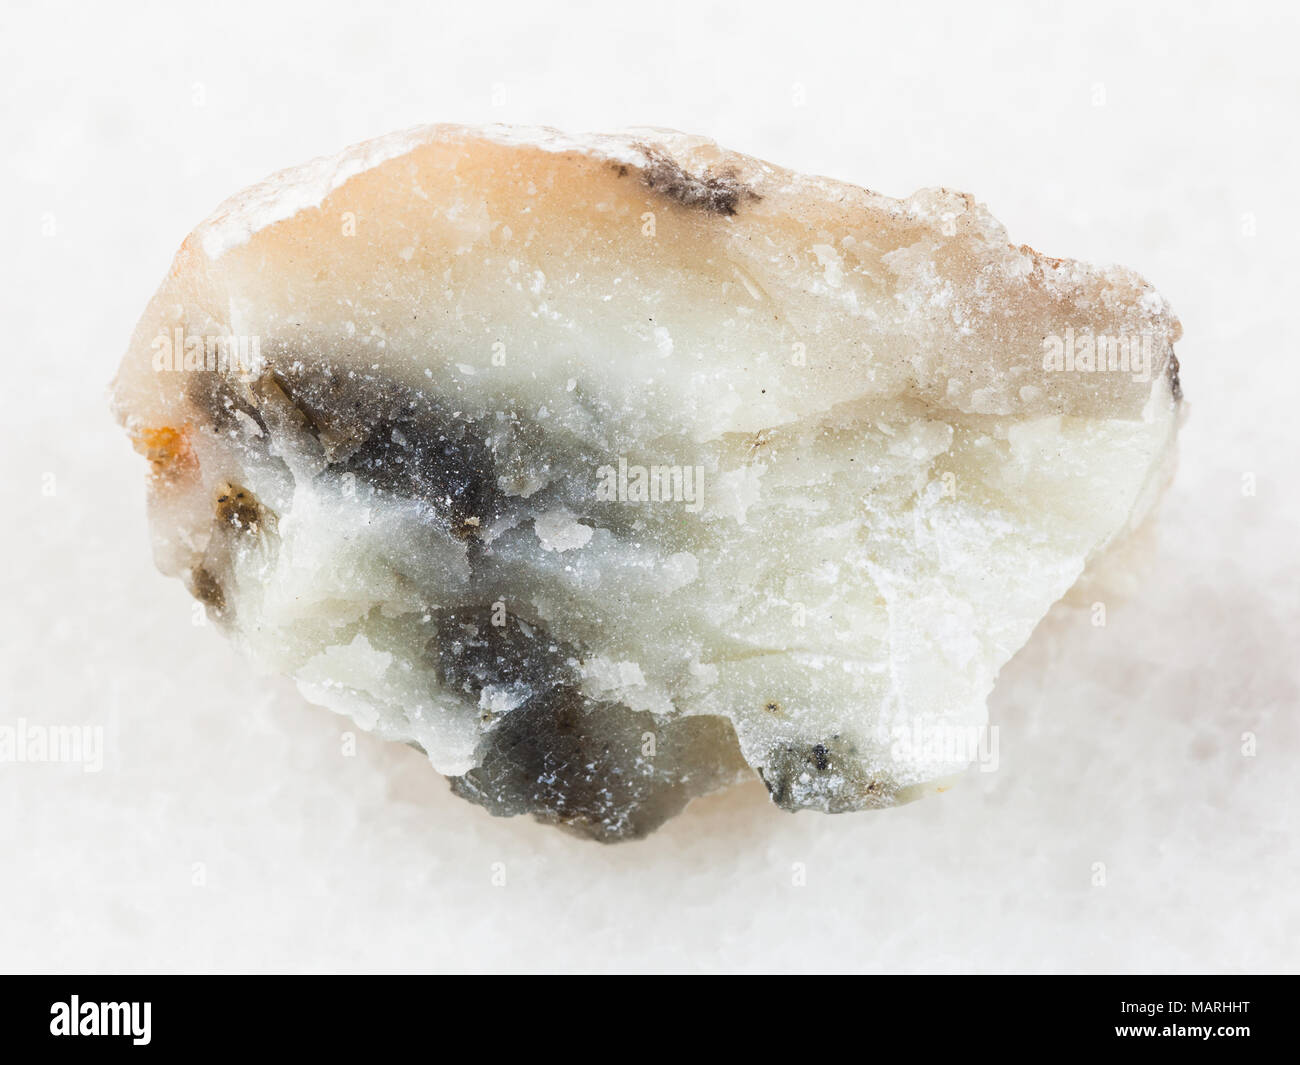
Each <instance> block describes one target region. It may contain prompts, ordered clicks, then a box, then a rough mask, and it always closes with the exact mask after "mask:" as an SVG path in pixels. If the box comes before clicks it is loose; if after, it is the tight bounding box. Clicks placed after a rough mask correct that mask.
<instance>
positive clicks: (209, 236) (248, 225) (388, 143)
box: [194, 124, 685, 259]
mask: <svg viewBox="0 0 1300 1065" xmlns="http://www.w3.org/2000/svg"><path fill="white" fill-rule="evenodd" d="M637 133H642V134H653V135H656V136H670V137H685V134H681V133H678V132H677V131H676V130H668V129H650V128H644V129H640V130H636V129H629V130H627V131H626V132H624V133H621V134H618V133H585V134H569V133H564V132H563V131H561V130H558V129H553V128H551V127H549V126H512V125H505V124H496V125H491V126H463V125H456V124H439V125H426V126H415V127H412V128H410V129H405V130H400V131H398V132H396V133H389V134H387V135H385V136H382V137H376V138H374V139H372V140H368V141H363V142H361V143H360V144H355V145H353V146H352V147H350V148H346V149H344V150H343V151H342V152H339V153H338V154H336V155H329V156H320V157H319V158H316V159H313V160H311V161H310V162H308V163H303V164H301V165H300V166H294V167H289V168H288V169H286V170H280V171H277V172H276V173H274V174H272V175H271V176H270V177H268V178H266V179H265V180H263V181H260V182H258V183H257V184H256V185H251V186H249V187H248V188H246V189H244V190H242V191H241V192H238V193H236V194H235V195H234V196H231V197H230V198H229V199H227V200H226V201H225V202H223V203H222V204H221V206H219V207H218V208H217V210H216V211H214V212H213V214H212V215H211V216H210V217H209V218H208V219H207V220H206V221H204V222H202V223H201V224H200V225H199V226H198V228H197V229H196V230H195V231H194V235H195V237H196V238H197V240H198V241H199V244H200V246H201V247H202V248H203V252H204V254H205V255H206V256H207V257H208V258H209V259H219V258H220V257H221V256H222V255H224V254H225V253H226V252H228V251H230V250H231V249H232V248H237V247H239V246H240V245H241V244H245V243H247V242H248V241H249V240H250V239H251V238H252V237H253V235H254V234H256V233H257V232H259V231H260V230H262V229H265V228H267V227H268V226H272V225H275V224H276V223H277V222H283V221H285V220H286V219H288V218H292V217H293V216H294V215H296V214H297V213H298V212H299V211H304V210H308V209H310V208H313V207H319V206H320V205H321V203H322V202H324V200H325V198H326V197H327V196H329V194H330V193H332V192H333V191H335V190H336V189H338V188H339V187H341V186H342V185H344V184H345V183H346V182H347V181H349V180H350V179H351V178H354V177H356V176H357V175H358V174H364V173H365V172H366V171H368V170H373V169H374V168H375V167H377V166H379V165H381V164H382V163H386V162H388V161H389V160H390V159H396V158H398V157H399V156H402V155H405V154H407V153H408V152H411V151H414V150H415V149H416V148H418V147H420V146H421V145H424V144H428V143H430V142H432V141H434V140H436V139H437V138H438V137H440V136H457V135H459V136H473V137H477V138H480V139H483V140H487V141H491V142H493V143H496V144H501V145H517V146H519V147H531V148H537V149H540V150H541V151H547V152H584V153H587V154H589V155H594V156H597V157H603V158H605V159H608V160H609V161H610V162H616V163H627V164H630V165H639V164H642V163H644V162H645V157H644V155H643V154H642V152H640V151H639V150H638V149H637V148H636V147H635V143H636V140H635V135H636V134H637Z"/></svg>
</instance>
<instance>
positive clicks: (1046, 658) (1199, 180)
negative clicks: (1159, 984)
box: [0, 2, 1300, 973]
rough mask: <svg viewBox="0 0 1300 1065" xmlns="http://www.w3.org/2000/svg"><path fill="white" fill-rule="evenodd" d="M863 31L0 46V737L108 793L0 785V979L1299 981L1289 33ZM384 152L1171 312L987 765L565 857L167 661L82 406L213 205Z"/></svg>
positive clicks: (934, 9)
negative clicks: (1164, 373)
mask: <svg viewBox="0 0 1300 1065" xmlns="http://www.w3.org/2000/svg"><path fill="white" fill-rule="evenodd" d="M874 6H875V5H868V4H860V3H847V2H846V3H844V4H841V5H835V4H817V3H807V4H801V5H797V6H791V5H788V4H775V3H774V4H753V3H751V4H746V5H742V6H730V7H724V6H721V5H713V4H708V3H700V2H694V3H680V4H679V3H663V4H659V5H655V6H653V7H648V8H646V7H640V8H629V9H627V10H625V11H622V12H620V11H619V9H617V8H613V7H611V6H610V5H608V4H596V3H585V4H578V3H569V4H566V5H564V7H563V10H564V12H565V15H564V18H565V20H566V21H565V22H564V23H561V22H557V21H556V16H555V15H554V14H553V13H552V11H551V9H550V8H548V7H546V6H544V5H533V4H524V3H518V2H510V3H499V4H495V5H492V7H491V9H490V10H488V9H483V8H481V7H470V8H466V9H440V8H438V7H435V6H434V5H428V4H424V3H412V4H407V5H400V6H399V5H394V6H393V10H392V13H391V14H390V13H388V12H387V11H384V12H383V13H381V11H380V9H373V10H372V9H367V8H361V9H358V8H356V7H355V5H344V4H337V5H322V4H313V5H304V6H303V7H302V8H301V10H300V11H299V12H297V13H293V12H292V11H289V12H281V11H278V10H276V9H274V8H272V7H269V6H268V5H266V4H265V3H261V2H259V3H231V4H225V5H221V6H220V7H213V8H207V9H202V10H195V11H192V12H188V13H187V12H184V11H182V10H179V9H177V10H173V9H172V8H170V7H158V8H151V9H150V11H149V13H148V14H147V15H146V14H145V13H144V11H143V5H130V4H114V5H86V7H85V9H80V8H70V7H67V8H65V7H62V6H60V5H52V4H42V5H40V6H36V5H32V6H30V7H27V8H25V9H23V10H21V11H17V12H15V13H12V14H10V15H9V16H8V17H7V21H8V23H9V27H8V29H7V31H6V33H5V35H4V39H3V42H0V51H3V55H2V56H0V59H3V63H4V66H5V68H6V71H7V73H8V80H9V84H10V85H11V86H12V89H11V90H10V91H9V92H7V93H6V95H5V96H4V98H3V100H2V101H0V115H2V116H3V117H2V118H0V134H3V137H4V143H5V145H6V161H5V167H4V170H3V173H2V175H0V181H2V182H3V185H2V186H0V193H3V195H2V196H0V204H3V207H4V225H5V238H6V239H5V253H4V256H3V258H2V260H0V270H2V271H3V276H2V277H0V281H2V283H0V301H3V307H4V312H5V313H4V321H5V322H6V325H7V329H8V336H7V340H8V357H7V370H8V377H7V378H6V382H5V387H4V389H3V391H2V392H0V413H2V415H3V417H2V419H0V434H3V442H4V452H3V454H4V461H5V486H6V498H7V501H8V504H9V506H10V512H9V520H7V521H6V522H4V523H3V525H0V538H3V546H4V550H5V554H6V557H7V558H8V559H9V562H8V563H7V564H6V566H5V567H4V575H3V578H0V579H2V580H3V588H2V594H3V601H4V605H5V609H4V612H3V615H2V618H3V633H2V642H0V648H2V651H0V665H2V668H3V673H2V674H0V725H10V726H14V725H15V724H16V722H17V721H18V720H19V719H20V718H21V719H25V720H26V721H27V722H28V723H30V724H33V725H103V726H104V727H105V728H106V730H107V734H108V738H109V752H108V757H107V761H106V764H105V766H104V768H103V771H101V772H98V773H84V772H82V771H81V770H80V769H79V768H78V767H68V766H56V765H31V764H25V765H15V764H0V968H2V969H5V970H62V969H72V970H108V971H118V970H127V971H134V970H184V971H190V970H221V971H226V970H235V971H248V970H254V971H260V970H274V971H317V970H324V971H333V970H367V971H368V970H384V971H389V970H399V971H405V970H455V971H475V970H499V969H508V970H515V969H523V970H600V971H605V970H623V969H649V970H744V971H765V972H779V973H797V972H805V971H817V970H828V969H829V970H869V971H882V972H911V971H932V970H939V971H981V972H984V971H1007V970H1013V971H1019V970H1033V971H1075V970H1084V971H1157V972H1166V971H1168V972H1183V971H1194V972H1203V971H1221V970H1227V971H1261V970H1262V971H1273V970H1295V969H1296V968H1297V962H1298V960H1300V959H1298V955H1300V947H1298V946H1297V944H1300V902H1297V898H1296V890H1295V889H1296V884H1297V874H1300V861H1298V860H1297V859H1298V850H1297V844H1296V841H1295V836H1294V827H1295V822H1296V813H1297V801H1296V795H1297V789H1296V785H1295V772H1296V771H1295V766H1294V759H1295V758H1296V756H1297V754H1300V724H1297V719H1296V708H1297V703H1298V702H1300V664H1298V663H1300V654H1298V653H1297V638H1298V637H1300V588H1297V569H1298V567H1297V564H1296V549H1297V544H1298V543H1300V496H1298V495H1297V492H1296V490H1295V487H1294V464H1295V461H1296V458H1297V456H1298V455H1300V448H1298V447H1297V437H1298V436H1300V432H1298V430H1297V418H1296V414H1295V407H1296V404H1297V401H1300V395H1297V392H1298V391H1300V389H1298V387H1297V386H1298V384H1300V371H1298V370H1297V362H1296V337H1295V331H1294V326H1293V325H1292V315H1293V313H1294V307H1295V300H1296V287H1297V276H1296V275H1297V271H1296V267H1295V259H1294V252H1293V243H1294V238H1295V234H1296V233H1297V232H1298V231H1300V209H1298V207H1297V204H1298V202H1300V201H1298V200H1297V194H1296V189H1297V188H1298V187H1300V166H1298V165H1297V163H1298V162H1300V149H1298V148H1297V142H1296V138H1295V130H1296V128H1297V126H1298V125H1300V74H1298V73H1297V67H1296V64H1295V62H1294V56H1295V54H1296V48H1297V45H1298V44H1300V32H1298V31H1300V16H1298V15H1297V14H1296V12H1295V9H1294V8H1293V7H1292V6H1290V5H1287V4H1283V3H1279V4H1276V5H1271V4H1250V3H1233V4H1220V5H1198V4H1179V5H1176V6H1171V7H1170V8H1169V9H1168V14H1164V15H1157V14H1153V13H1143V12H1135V11H1133V10H1131V8H1130V7H1129V6H1128V5H1118V4H1116V5H1111V4H1089V5H1086V6H1084V7H1078V8H1073V9H1070V10H1068V11H1067V10H1064V9H1062V10H1059V11H1055V12H1054V13H1052V14H1050V15H1049V14H1048V13H1047V11H1048V9H1046V8H1044V7H1041V6H1038V5H1025V6H1023V7H1022V6H1020V5H1003V7H1002V10H1001V13H999V14H996V15H987V14H983V13H981V12H980V11H979V10H978V5H967V4H955V5H952V6H950V7H949V6H947V5H934V4H928V3H922V4H909V5H901V6H900V5H892V4H891V5H881V6H880V10H878V11H875V10H872V8H873V7H874ZM428 121H462V122H469V123H480V122H498V121H499V122H520V123H535V124H548V125H554V126H559V127H561V128H564V129H568V130H575V131H576V130H588V129H612V128H617V127H620V126H625V125H633V124H655V125H666V126H673V127H676V128H679V129H684V130H688V131H692V132H699V133H705V134H708V135H710V136H713V137H716V138H717V139H718V140H719V141H720V142H721V143H723V144H726V145H728V146H730V147H734V148H736V149H738V150H741V151H746V152H750V153H752V154H755V155H758V156H761V157H766V158H769V159H772V160H774V161H777V162H779V163H782V164H784V165H788V166H792V167H795V168H797V169H800V170H804V171H810V172H814V173H815V172H822V173H827V174H830V175H832V176H835V177H838V178H841V179H844V180H849V181H854V182H856V183H859V184H863V185H866V186H868V187H871V188H875V189H878V190H880V191H882V192H886V193H889V194H891V195H902V194H906V193H908V192H910V191H912V190H913V189H914V188H917V187H920V186H924V185H946V186H949V187H953V188H958V189H962V190H965V191H969V192H972V193H974V194H975V195H976V196H977V197H978V198H980V199H982V200H984V201H986V202H987V203H988V204H989V205H990V207H991V208H992V210H993V212H994V214H995V215H997V217H998V218H1000V219H1001V220H1002V221H1003V222H1004V223H1005V224H1006V226H1007V229H1008V231H1009V233H1010V234H1011V236H1012V238H1013V239H1014V240H1017V241H1023V242H1025V243H1028V244H1030V245H1032V246H1033V247H1035V248H1038V249H1040V250H1042V251H1044V252H1047V253H1048V254H1057V255H1065V256H1071V257H1076V258H1082V259H1089V260H1093V261H1097V262H1108V261H1115V262H1120V263H1124V264H1125V265H1128V266H1132V267H1134V268H1136V269H1137V270H1139V271H1140V272H1141V273H1143V274H1144V275H1145V276H1146V277H1147V278H1148V279H1149V280H1150V281H1152V282H1153V283H1154V284H1155V285H1156V286H1157V287H1158V288H1159V289H1160V290H1161V292H1162V293H1163V294H1164V295H1165V296H1167V297H1168V298H1169V299H1170V301H1171V302H1172V303H1173V305H1174V308H1175V310H1176V311H1177V312H1178V313H1179V315H1180V317H1181V318H1182V321H1183V326H1184V331H1185V335H1184V339H1183V340H1182V342H1181V343H1180V344H1179V346H1178V354H1179V357H1180V359H1181V360H1182V364H1183V384H1184V388H1185V390H1186V394H1187V397H1188V400H1189V402H1190V405H1191V417H1190V420H1189V422H1188V424H1187V426H1186V428H1185V430H1184V432H1183V437H1182V442H1181V453H1182V465H1181V469H1180V472H1179V476H1178V479H1177V481H1176V483H1175V484H1174V486H1173V489H1172V491H1171V493H1170V495H1169V496H1168V497H1167V499H1166V501H1165V503H1164V506H1163V508H1162V511H1161V519H1160V524H1159V537H1158V549H1157V551H1156V554H1155V555H1154V557H1153V558H1152V559H1151V560H1150V562H1149V566H1150V569H1149V571H1148V572H1146V573H1145V574H1144V575H1143V577H1142V580H1141V581H1140V583H1139V591H1138V592H1137V594H1136V595H1135V596H1134V597H1133V598H1131V599H1129V600H1128V601H1127V602H1124V603H1119V602H1108V603H1107V604H1106V606H1107V613H1106V624H1105V626H1104V627H1098V626H1095V625H1094V624H1093V615H1092V613H1091V612H1089V611H1087V610H1078V609H1071V608H1066V607H1058V608H1057V609H1056V610H1055V611H1054V612H1053V613H1052V615H1051V616H1050V617H1049V618H1048V619H1047V620H1046V621H1045V622H1044V624H1043V625H1042V626H1041V628H1040V629H1039V631H1038V632H1037V633H1036V635H1035V636H1034V638H1033V640H1032V641H1031V643H1030V644H1029V645H1028V647H1026V648H1025V650H1024V651H1023V652H1022V653H1021V654H1020V655H1019V656H1018V657H1017V658H1016V659H1015V660H1013V662H1012V663H1011V664H1010V665H1009V666H1008V667H1007V668H1006V669H1005V670H1004V672H1003V675H1002V677H1001V679H1000V681H999V683H998V687H997V690H996V691H995V693H994V695H993V698H992V702H991V713H992V720H993V722H994V723H995V724H997V725H998V726H999V728H1000V733H999V740H1000V742H999V767H998V770H997V771H996V772H993V773H987V774H981V773H979V772H972V773H971V774H969V775H968V776H967V777H966V778H964V780H963V781H962V782H961V783H960V784H959V785H958V786H956V787H955V788H953V790H951V791H950V792H948V793H947V794H945V795H943V796H942V797H940V798H937V799H934V800H929V801H926V802H923V803H918V804H914V805H912V806H908V807H903V808H899V809H895V810H889V811H885V812H880V813H865V814H857V815H846V816H841V817H835V818H828V817H823V816H819V815H816V814H812V813H804V814H800V815H797V816H793V817H792V816H790V815H788V814H785V813H782V812H780V811H778V810H777V809H775V808H774V807H772V806H770V805H769V804H768V803H767V801H766V798H765V796H764V793H763V791H762V788H761V786H759V785H757V784H754V785H750V786H747V787H744V788H741V789H737V790H735V791H733V792H730V793H727V794H725V795H721V796H715V797H713V798H710V799H707V800H704V801H702V802H699V803H697V804H696V805H694V806H692V807H691V808H690V809H689V810H688V811H687V812H686V813H685V814H684V815H683V816H681V817H679V818H678V819H676V820H675V821H673V822H671V823H670V824H669V825H668V826H667V827H665V828H664V829H662V830H661V831H660V832H659V833H658V834H656V835H655V836H653V837H651V838H650V839H649V840H648V841H646V842H643V843H636V844H625V845H621V846H616V847H604V848H602V847H600V846H597V845H594V844H591V843H586V842H582V841H578V840H574V839H570V838H568V837H566V836H564V835H562V834H560V833H557V832H555V831H554V830H550V829H545V828H542V827H540V826H537V825H535V824H533V823H531V822H530V821H527V820H514V821H500V820H494V819H491V818H489V817H488V816H487V815H486V814H485V813H484V812H483V811H481V810H479V809H476V808H474V807H471V806H469V805H468V804H466V803H464V802H462V801H460V800H458V799H456V798H454V797H453V796H452V795H451V794H450V793H449V791H448V790H447V786H446V784H445V783H444V782H443V781H442V780H441V778H439V777H438V776H437V775H436V774H434V773H433V772H432V770H431V769H430V768H429V767H428V765H427V763H426V762H425V761H424V759H423V758H422V757H421V756H420V755H419V754H417V753H416V752H415V751H412V750H409V749H405V748H399V747H393V746H388V745H384V744H382V743H380V742H378V741H376V740H374V739H373V738H371V737H369V736H366V735H364V734H362V735H359V736H358V737H357V738H356V744H355V754H347V753H345V750H346V749H348V748H347V743H346V740H345V737H344V734H345V733H347V732H349V730H350V725H349V723H348V722H347V721H345V720H344V719H342V718H338V717H335V716H334V715H332V714H330V713H328V712H327V711H324V710H321V709H318V708H315V707H311V706H308V705H306V704H304V703H303V701H302V700H301V698H300V697H299V696H298V695H297V693H296V692H295V691H294V690H293V688H292V685H291V684H289V683H288V682H287V681H284V680H282V679H277V678H265V677H259V676H254V675H250V673H249V672H248V671H247V670H246V668H245V666H244V664H243V662H242V661H241V659H240V658H239V656H238V655H237V654H236V653H235V652H234V650H232V649H231V648H230V647H229V646H228V645H227V644H226V643H225V642H224V641H223V640H222V639H221V638H220V637H219V636H218V635H217V633H216V632H215V631H214V630H213V629H212V628H211V627H207V628H205V627H199V626H195V625H193V624H191V616H192V615H191V605H190V601H189V599H188V596H187V595H186V593H185V592H184V590H183V589H182V588H181V586H180V585H179V584H177V583H174V582H168V581H165V580H164V579H163V578H162V577H160V576H159V575H158V574H157V573H156V572H155V571H154V570H153V568H152V565H151V562H150V560H149V554H148V537H147V532H146V528H145V516H144V462H143V460H141V459H140V458H138V457H137V456H135V455H134V454H133V453H132V452H131V450H130V447H129V445H128V443H127V441H126V439H125V436H124V435H123V434H122V433H121V432H120V431H119V430H118V429H117V427H116V426H115V425H113V423H112V422H111V419H110V418H109V415H108V413H107V409H106V403H105V387H106V385H107V382H108V380H109V379H110V377H111V376H112V373H113V371H114V369H115V366H116V363H117V361H118V359H119V358H120V356H121V353H122V351H123V350H124V348H125V344H126V339H127V337H128V334H129V332H130V329H131V327H132V325H133V324H134V322H135V319H136V317H137V316H138V314H139V313H140V311H141V309H142V308H143V306H144V304H145V302H146V301H147V299H148V298H149V296H150V295H151V294H152V292H153V290H154V288H155V287H156V285H157V283H158V282H159V280H160V279H161V277H162V275H163V273H164V271H165V270H166V268H167V265H168V263H169V262H170V259H171V255H172V253H173V252H174V250H175V247H176V245H177V244H178V243H179V241H180V240H181V238H182V237H183V236H184V235H185V234H186V233H187V232H188V231H189V230H190V229H191V228H192V227H193V226H194V225H195V224H196V223H197V222H198V221H199V220H201V219H202V218H203V217H204V216H205V215H206V214H207V213H208V212H209V211H210V210H211V208H212V207H213V206H214V205H215V204H216V203H217V202H218V201H220V200H221V199H223V198H224V197H225V196H227V195H228V194H229V193H231V192H233V191H235V190H236V189H238V188H240V187H242V186H244V185H247V184H249V183H251V182H253V181H255V180H258V179H260V178H261V177H264V176H265V175H266V174H267V173H269V172H270V171H272V170H275V169H279V168H281V167H283V166H287V165H292V164H295V163H298V162H302V161H303V160H306V159H308V158H311V157H314V156H317V155H321V154H324V153H332V152H334V151H335V150H337V149H338V148H341V147H342V146H344V145H346V144H349V143H352V142H354V141H358V140H362V139H365V138H367V137H371V136H374V135H376V134H379V133H383V132H386V131H388V130H392V129H401V128H404V127H406V126H411V125H415V124H418V123H422V122H428ZM1247 734H1249V735H1248V736H1247ZM1243 737H1245V738H1243ZM1252 745H1253V750H1254V754H1253V755H1248V754H1243V748H1245V749H1247V750H1249V749H1251V748H1252ZM1099 863H1100V864H1099ZM1102 866H1104V869H1103V868H1102ZM1103 881H1104V882H1103Z"/></svg>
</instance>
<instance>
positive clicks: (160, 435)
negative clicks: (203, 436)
mask: <svg viewBox="0 0 1300 1065" xmlns="http://www.w3.org/2000/svg"><path fill="white" fill-rule="evenodd" d="M131 443H132V445H133V446H134V447H135V449H136V451H138V452H139V453H140V454H141V455H143V456H144V457H145V458H147V459H148V460H149V463H150V465H151V467H152V469H153V474H154V476H155V477H162V478H166V479H169V480H173V479H176V478H178V477H181V476H185V475H188V474H192V473H194V472H195V471H196V470H197V469H198V460H197V459H196V458H195V457H194V450H193V448H191V447H190V441H189V434H188V433H187V431H186V430H185V429H184V428H181V429H174V428H172V427H171V426H170V425H163V426H159V427H157V428H148V427H146V428H144V429H139V430H137V431H136V432H134V433H132V434H131Z"/></svg>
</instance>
